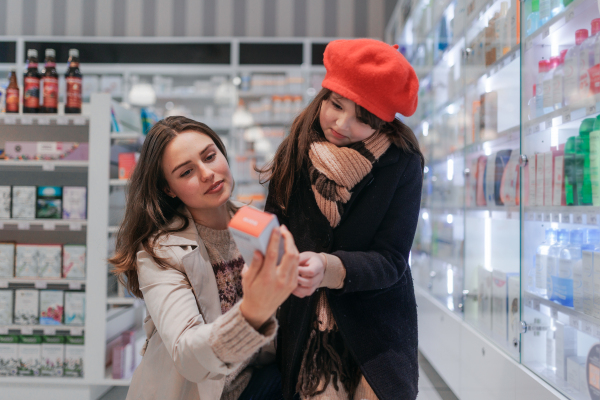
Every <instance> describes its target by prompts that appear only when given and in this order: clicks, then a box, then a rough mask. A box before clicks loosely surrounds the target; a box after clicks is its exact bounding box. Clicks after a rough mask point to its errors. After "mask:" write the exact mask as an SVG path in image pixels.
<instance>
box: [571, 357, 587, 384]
mask: <svg viewBox="0 0 600 400" xmlns="http://www.w3.org/2000/svg"><path fill="white" fill-rule="evenodd" d="M586 361H587V359H586V357H583V356H580V357H578V356H570V357H568V358H567V382H568V383H569V386H571V387H572V388H573V389H575V390H579V391H580V392H583V391H586V392H587V379H585V378H586V366H585V363H586Z"/></svg>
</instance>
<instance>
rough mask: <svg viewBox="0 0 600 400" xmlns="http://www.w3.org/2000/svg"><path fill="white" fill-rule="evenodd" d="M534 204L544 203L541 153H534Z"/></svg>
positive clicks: (543, 165)
mask: <svg viewBox="0 0 600 400" xmlns="http://www.w3.org/2000/svg"><path fill="white" fill-rule="evenodd" d="M535 168H536V174H535V205H536V206H543V205H544V172H545V170H544V168H545V156H544V154H543V153H540V154H536V155H535Z"/></svg>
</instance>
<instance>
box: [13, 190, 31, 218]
mask: <svg viewBox="0 0 600 400" xmlns="http://www.w3.org/2000/svg"><path fill="white" fill-rule="evenodd" d="M35 191H36V188H35V186H13V189H12V217H13V218H15V219H34V218H35Z"/></svg>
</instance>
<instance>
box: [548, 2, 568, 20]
mask: <svg viewBox="0 0 600 400" xmlns="http://www.w3.org/2000/svg"><path fill="white" fill-rule="evenodd" d="M564 9H565V6H564V4H563V2H562V0H550V13H551V16H552V17H555V16H557V15H558V14H560V13H561V11H562V10H564Z"/></svg>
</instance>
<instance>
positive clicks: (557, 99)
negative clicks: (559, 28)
mask: <svg viewBox="0 0 600 400" xmlns="http://www.w3.org/2000/svg"><path fill="white" fill-rule="evenodd" d="M566 55H567V50H563V51H561V52H560V56H558V59H557V60H558V65H557V66H556V68H555V69H554V75H553V76H552V101H553V102H554V109H555V110H558V109H560V108H562V107H564V105H565V104H564V101H565V96H564V94H565V93H564V78H565V72H564V71H565V68H564V65H565V56H566Z"/></svg>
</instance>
